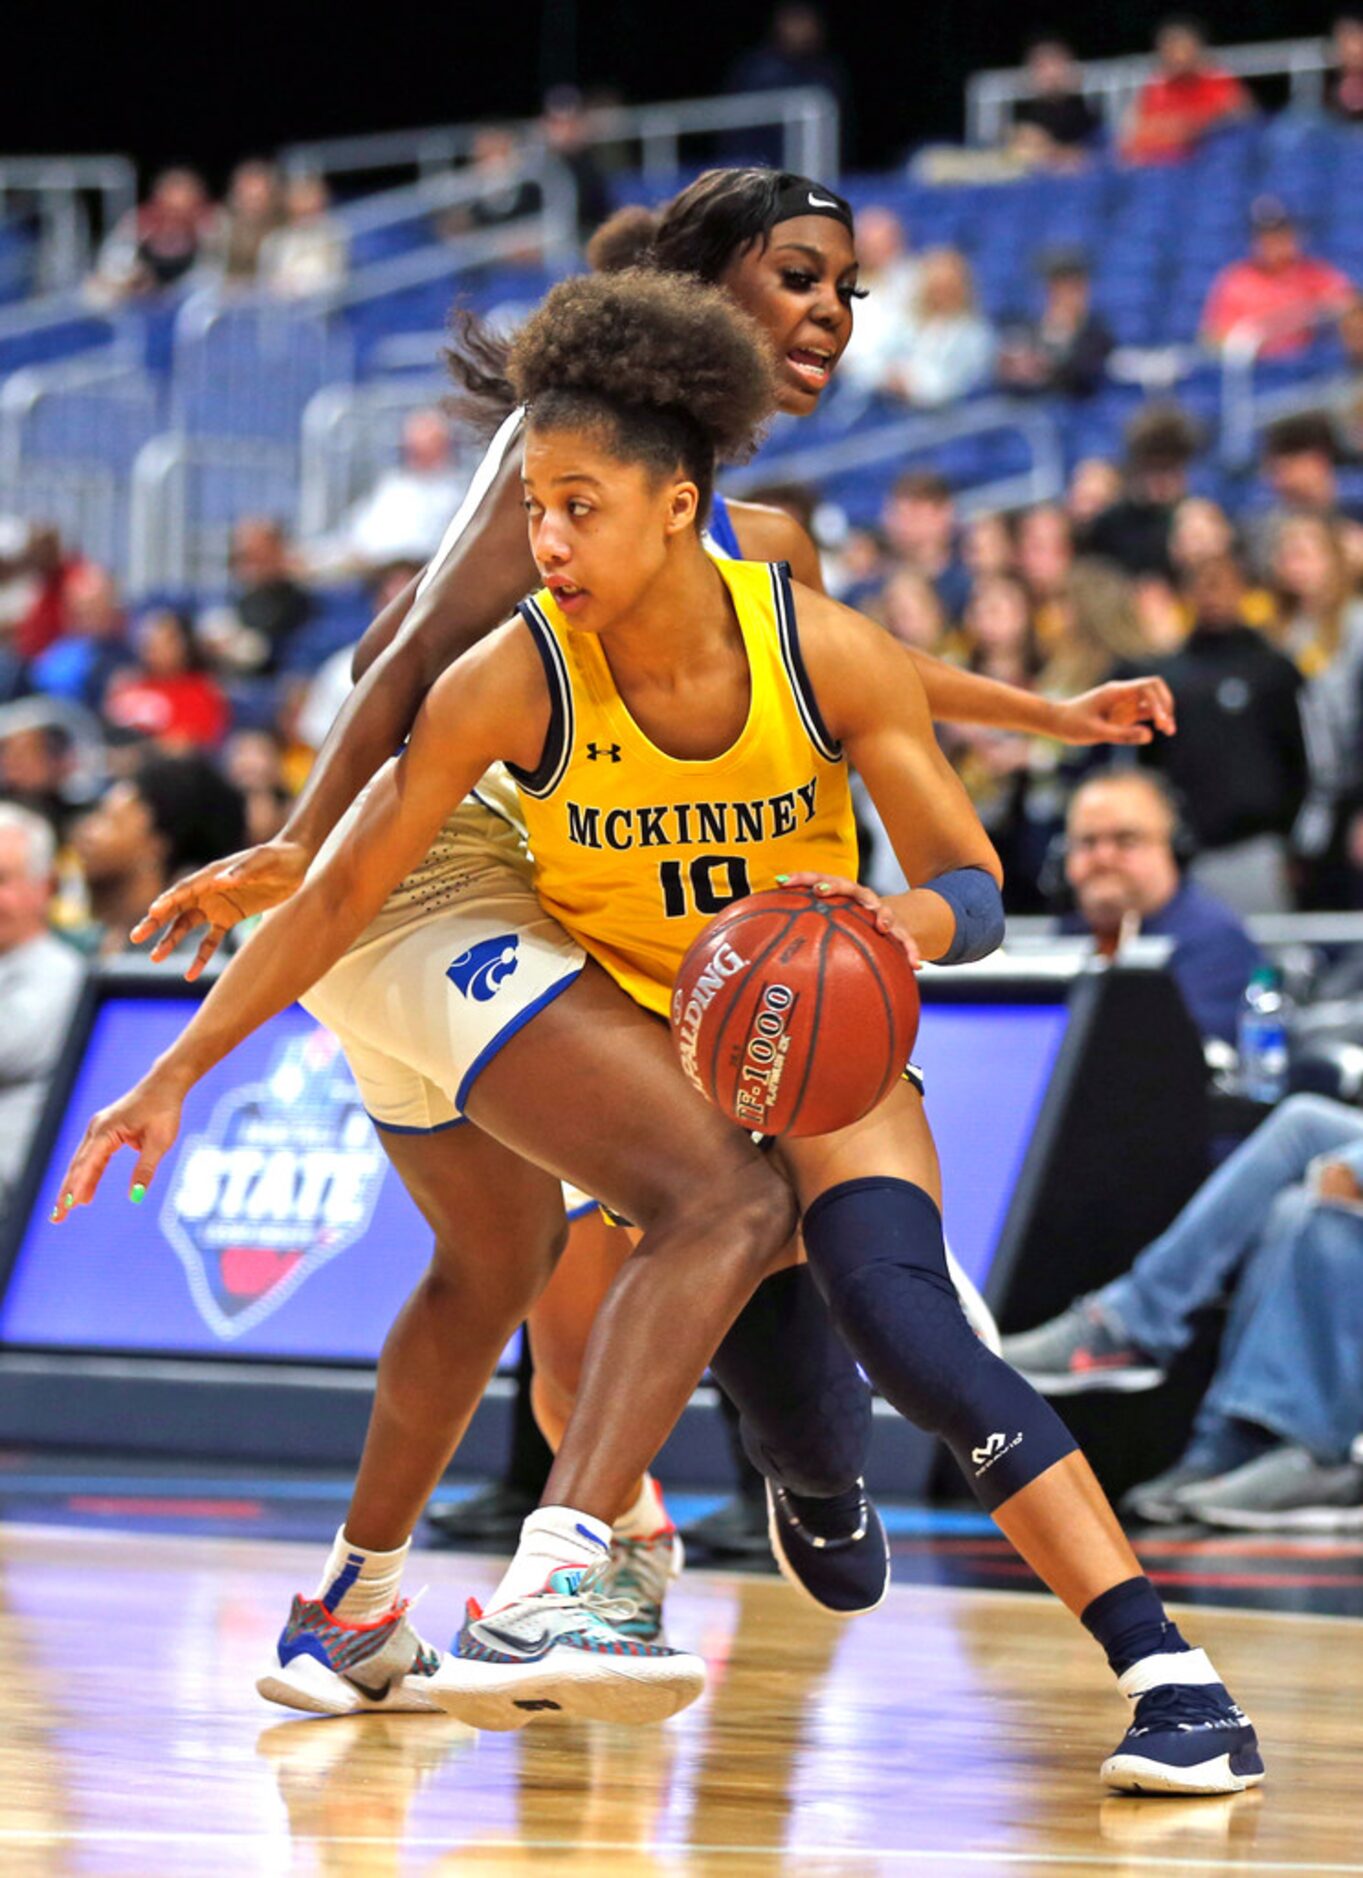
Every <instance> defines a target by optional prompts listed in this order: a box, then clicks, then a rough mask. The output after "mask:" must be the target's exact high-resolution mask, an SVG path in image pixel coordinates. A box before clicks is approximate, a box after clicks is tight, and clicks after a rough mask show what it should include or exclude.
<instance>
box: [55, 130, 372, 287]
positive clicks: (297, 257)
mask: <svg viewBox="0 0 1363 1878" xmlns="http://www.w3.org/2000/svg"><path fill="white" fill-rule="evenodd" d="M346 250H347V242H346V234H345V230H344V228H343V226H342V225H341V223H340V222H339V221H338V220H337V218H336V217H335V216H334V215H333V214H332V212H331V195H330V191H329V190H328V188H327V185H326V183H325V182H324V181H323V180H322V178H321V177H319V176H308V175H290V176H286V175H284V174H283V173H282V172H281V171H280V169H279V168H278V167H277V166H276V165H275V164H274V163H272V162H269V161H266V160H265V159H263V158H258V157H254V158H251V159H249V160H248V161H247V162H244V163H239V164H238V165H237V167H236V169H235V170H234V171H233V172H232V176H231V180H230V181H229V183H228V186H227V194H226V196H225V198H224V199H223V201H222V202H221V203H215V202H214V201H213V200H212V198H211V196H210V194H209V190H208V185H207V183H206V182H205V181H204V179H203V177H202V176H201V175H199V173H198V172H197V171H196V170H192V169H187V168H177V169H168V170H163V171H162V172H161V174H160V175H159V176H157V177H156V178H155V179H154V181H153V182H152V185H151V189H150V191H149V193H148V196H147V199H146V201H145V202H143V203H140V204H139V205H138V207H137V208H135V209H132V210H130V211H129V213H128V214H127V215H126V216H125V217H124V218H123V220H122V221H121V222H119V223H118V224H117V226H116V227H115V228H113V229H112V230H111V232H110V234H109V236H108V238H107V239H106V241H105V243H104V246H103V248H102V249H101V251H100V255H99V260H98V265H97V267H96V270H95V272H94V274H93V275H92V276H91V279H90V281H89V282H88V283H87V291H88V293H89V296H90V298H91V299H92V300H94V301H96V302H98V303H100V304H105V305H116V304H118V303H120V302H125V301H129V300H139V299H146V298H149V297H152V296H154V295H157V294H161V293H164V292H166V291H167V290H168V289H170V288H183V287H185V286H198V285H207V284H208V283H209V282H218V283H221V284H223V285H225V286H228V287H234V288H242V289H255V290H258V291H260V292H263V293H267V294H270V295H273V296H275V297H276V298H278V299H281V300H293V299H301V298H304V297H306V296H307V295H309V294H314V293H321V292H324V291H325V290H326V289H327V288H329V287H335V286H338V285H339V284H340V282H341V281H342V280H343V279H344V278H345V273H346V265H347V252H346Z"/></svg>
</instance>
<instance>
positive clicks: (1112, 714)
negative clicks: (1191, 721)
mask: <svg viewBox="0 0 1363 1878" xmlns="http://www.w3.org/2000/svg"><path fill="white" fill-rule="evenodd" d="M1177 729H1178V722H1177V719H1176V717H1175V715H1174V696H1173V693H1172V692H1171V691H1170V689H1169V687H1168V685H1166V684H1165V682H1164V680H1163V679H1162V678H1121V679H1114V680H1113V681H1112V683H1111V684H1107V685H1097V686H1095V687H1094V689H1093V690H1092V691H1085V692H1081V693H1080V695H1079V696H1078V697H1077V698H1064V699H1062V700H1061V701H1060V702H1059V703H1058V704H1057V705H1056V706H1055V734H1056V736H1057V737H1059V738H1060V740H1061V742H1062V743H1075V744H1090V743H1122V744H1140V743H1152V742H1153V741H1154V736H1155V732H1156V731H1157V730H1158V731H1162V732H1163V733H1164V735H1165V736H1166V737H1172V736H1173V735H1174V733H1175V731H1176V730H1177Z"/></svg>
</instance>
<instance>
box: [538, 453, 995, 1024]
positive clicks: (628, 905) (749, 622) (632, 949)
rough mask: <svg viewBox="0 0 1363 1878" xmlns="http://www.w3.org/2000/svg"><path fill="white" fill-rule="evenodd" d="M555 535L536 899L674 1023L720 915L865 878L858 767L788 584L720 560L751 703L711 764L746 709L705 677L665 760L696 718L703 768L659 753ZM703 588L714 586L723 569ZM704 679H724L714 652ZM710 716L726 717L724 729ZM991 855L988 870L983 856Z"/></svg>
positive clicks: (543, 611) (703, 660) (547, 540)
mask: <svg viewBox="0 0 1363 1878" xmlns="http://www.w3.org/2000/svg"><path fill="white" fill-rule="evenodd" d="M539 454H540V451H539V449H538V448H537V447H536V446H532V447H531V448H530V449H529V450H528V451H527V454H526V489H527V491H528V493H529V495H530V500H531V503H532V509H531V513H532V516H538V515H539V514H540V512H541V511H540V502H539V498H538V496H537V494H536V490H537V487H538V486H539V485H540V483H541V482H542V481H543V478H542V477H540V478H537V477H536V476H535V463H536V459H537V457H538V455H539ZM535 532H536V526H535V524H534V523H532V533H535ZM539 532H540V533H541V534H542V535H543V536H544V541H543V553H544V555H545V558H546V561H547V562H548V563H550V565H549V566H548V567H547V570H546V571H548V573H549V584H548V586H547V587H546V589H545V590H544V591H543V592H542V593H540V594H538V595H536V596H535V597H534V598H533V599H531V600H528V601H526V602H525V603H524V604H523V606H522V608H521V612H522V616H523V618H524V619H525V621H526V623H527V624H528V625H529V626H530V627H531V629H532V631H533V632H534V634H535V636H536V639H537V641H538V643H539V647H540V652H541V656H542V658H543V659H544V661H545V666H546V669H548V670H550V671H552V673H553V675H554V680H555V686H556V695H557V698H558V699H559V700H560V701H561V702H560V703H558V704H556V706H555V708H554V710H553V713H552V717H551V724H550V730H549V735H548V738H547V740H546V746H545V750H544V754H543V756H542V757H541V760H540V763H539V765H538V766H537V769H536V771H535V773H534V774H527V773H525V772H517V771H513V772H512V774H513V775H514V776H515V778H516V781H517V784H518V786H519V788H520V792H521V805H522V812H523V814H524V817H525V824H526V831H527V834H528V836H529V841H530V850H531V853H532V854H533V855H534V857H535V887H536V892H537V893H538V895H539V898H540V900H541V902H542V904H543V905H544V906H545V907H546V909H547V910H548V911H549V912H551V913H552V914H553V915H554V917H555V918H556V919H557V920H558V921H559V922H560V924H562V925H563V926H565V927H566V928H567V929H568V930H569V931H570V932H571V933H573V934H574V936H576V937H578V938H579V940H580V943H581V944H582V945H583V947H584V948H585V950H586V951H588V952H590V953H591V954H592V956H593V957H594V958H595V959H597V960H598V962H599V963H600V964H601V965H603V966H604V967H605V969H606V970H607V971H608V972H609V973H610V975H611V977H612V978H614V979H615V980H616V982H617V984H619V985H621V986H622V987H623V988H624V989H625V990H626V991H627V992H628V993H629V994H630V996H631V997H632V998H633V999H634V1000H635V1002H636V1003H638V1004H642V1005H643V1006H644V1007H645V1008H646V1009H648V1010H651V1011H655V1012H657V1013H658V1015H659V1016H666V1015H667V1011H668V1002H669V999H670V996H671V988H672V981H673V979H674V977H675V976H676V969H677V965H678V962H679V961H680V959H681V956H682V953H683V952H684V951H685V950H686V948H687V947H688V946H689V945H690V943H691V941H692V940H693V939H695V938H696V937H697V936H698V935H699V934H700V932H701V931H702V930H703V928H704V927H705V925H706V923H707V922H708V921H709V919H710V918H711V917H712V916H713V915H714V914H715V913H717V912H718V911H719V910H720V908H721V907H724V906H727V905H729V903H730V902H731V901H733V900H738V899H742V898H743V896H744V895H745V894H749V893H752V892H755V891H758V890H760V889H761V888H763V887H771V886H773V885H774V884H775V882H776V878H777V876H778V875H779V874H781V873H782V872H788V871H789V869H790V868H791V867H793V866H795V865H797V864H798V865H799V866H800V867H802V868H804V869H806V870H810V869H812V870H818V871H822V872H825V873H828V874H831V875H837V876H844V875H849V874H854V873H855V872H856V865H857V837H856V828H855V826H854V823H853V817H852V803H851V797H850V794H849V791H848V787H847V765H846V762H845V760H844V758H843V755H842V751H841V749H840V748H839V746H838V745H837V744H836V743H835V742H834V741H833V739H832V738H831V737H830V735H829V733H828V731H827V730H826V728H825V727H824V725H823V723H822V720H821V718H820V716H819V710H818V705H817V703H816V702H815V699H814V696H813V692H812V690H811V689H810V686H809V684H808V680H807V678H806V677H805V676H804V673H803V668H802V665H801V658H800V641H799V638H798V636H797V628H796V623H795V608H794V602H793V597H792V591H791V582H790V578H789V575H788V573H787V572H786V570H785V569H784V568H783V567H772V566H768V565H767V564H766V563H764V562H756V561H721V562H718V563H717V564H716V565H717V569H718V573H719V581H720V585H719V589H718V592H717V593H714V594H712V595H711V596H710V605H709V608H708V609H704V608H703V607H702V604H701V595H699V594H698V595H697V596H696V604H695V611H694V613H693V614H692V615H691V617H692V618H694V619H695V620H696V621H697V622H700V621H701V620H703V619H704V617H705V611H706V610H708V611H710V612H712V613H713V612H715V611H716V610H718V612H719V615H720V618H721V620H723V619H724V618H725V616H727V620H728V623H729V626H730V631H732V626H733V625H734V624H736V625H737V628H738V636H737V640H736V642H735V644H734V645H733V646H732V647H730V648H728V649H729V650H730V651H732V652H735V653H736V654H737V655H738V657H739V658H740V659H741V660H742V661H743V663H744V664H745V665H746V668H747V690H748V695H747V698H746V699H742V698H741V694H740V698H739V700H738V703H739V707H740V709H741V716H737V717H736V718H735V719H734V721H733V724H732V729H733V732H734V734H733V736H732V737H731V738H730V739H729V740H728V743H727V747H724V748H721V749H717V750H714V753H713V754H709V755H707V754H705V746H706V745H710V746H711V747H712V748H713V746H714V745H715V744H717V743H718V742H719V740H720V739H721V738H723V737H725V736H726V735H727V733H728V731H729V729H730V728H731V725H730V723H728V722H726V721H725V719H726V718H727V717H728V716H729V712H728V710H727V709H724V707H725V706H727V705H728V704H729V702H730V701H729V700H727V699H722V698H721V697H720V696H719V695H717V685H716V678H717V677H718V679H719V681H720V683H722V682H723V676H724V675H723V671H722V662H721V659H720V658H716V659H715V660H714V664H715V666H716V667H718V670H717V671H716V672H715V673H713V674H712V672H711V670H708V669H707V670H705V671H703V673H702V674H701V686H702V688H703V691H704V693H706V694H710V695H709V696H708V697H698V698H697V699H696V701H695V704H694V706H692V705H690V704H683V701H682V699H681V698H680V697H669V699H668V704H667V709H668V730H669V734H668V736H667V740H666V741H667V746H675V744H676V742H677V739H676V737H675V733H673V732H672V729H671V726H672V724H673V723H675V721H676V719H677V718H679V717H683V716H684V717H685V719H686V720H687V721H688V722H689V723H690V724H691V725H693V726H694V728H693V729H692V730H691V731H690V733H689V735H688V736H687V737H685V738H684V739H683V740H682V741H683V743H684V744H685V745H688V746H689V745H691V744H694V746H695V754H694V755H687V754H684V753H683V752H681V751H679V750H677V749H676V748H675V747H664V745H663V744H662V743H661V742H655V741H654V738H653V737H651V736H650V735H649V731H648V729H647V728H646V723H647V718H646V717H644V718H642V719H641V718H640V717H638V716H636V715H635V714H634V712H633V710H632V709H631V706H630V705H628V704H626V702H625V700H624V698H623V696H622V695H621V692H620V689H619V688H618V686H617V683H616V677H615V672H616V670H617V669H618V668H619V666H620V664H621V655H620V651H619V649H618V648H619V639H618V636H617V635H616V634H614V633H612V635H611V637H610V641H609V643H610V651H609V653H608V652H607V649H606V644H605V643H604V642H603V639H602V638H601V636H600V635H598V634H597V633H595V632H593V631H592V630H591V629H590V627H588V628H587V629H586V630H583V629H581V628H580V627H575V626H574V625H573V624H572V623H571V622H572V621H573V620H575V619H580V618H581V617H582V616H583V614H584V613H586V614H587V617H588V618H590V611H589V609H590V608H591V607H592V606H595V605H597V604H599V600H598V596H597V595H596V593H595V592H591V593H589V592H588V590H587V589H586V588H585V587H584V586H583V585H581V584H579V583H578V582H577V581H575V580H570V579H569V578H568V577H567V575H564V576H560V575H559V574H558V573H557V572H556V571H554V568H553V566H552V558H553V555H554V554H555V552H556V551H557V549H556V544H555V543H554V542H553V540H552V539H551V537H550V533H549V529H548V528H547V527H546V526H544V525H540V528H539ZM699 572H700V574H701V576H702V578H703V584H704V585H705V586H711V587H712V586H713V582H712V581H711V579H710V577H709V574H708V570H707V569H705V568H703V567H702V568H701V569H700V570H699ZM716 600H717V601H718V609H716V607H715V601H716ZM642 633H643V637H642V638H641V639H640V641H639V642H638V643H639V644H640V645H641V646H643V647H644V649H645V651H647V650H650V649H651V648H652V647H653V646H655V645H657V644H658V643H659V640H660V638H661V635H657V634H656V633H652V629H651V628H650V627H648V626H647V625H645V626H644V627H643V628H642ZM650 635H651V636H650ZM716 650H718V649H716ZM689 663H691V664H693V665H694V666H696V667H706V666H709V665H710V664H711V661H710V659H709V658H708V657H707V655H706V651H705V648H704V643H703V641H702V642H701V644H700V645H699V646H698V647H697V648H696V651H695V654H694V656H693V658H692V659H691V660H690V661H689ZM707 702H713V703H714V704H715V705H717V706H719V707H720V708H721V709H722V710H724V715H723V716H722V717H720V718H719V719H718V721H717V720H716V718H715V717H714V716H711V715H710V713H709V711H708V710H707V709H706V705H707ZM655 728H659V727H656V726H655ZM661 734H662V733H661V729H660V728H659V735H660V736H661ZM949 773H950V772H948V774H949ZM980 853H981V855H982V856H983V855H985V854H987V844H986V843H984V842H983V841H981V844H980Z"/></svg>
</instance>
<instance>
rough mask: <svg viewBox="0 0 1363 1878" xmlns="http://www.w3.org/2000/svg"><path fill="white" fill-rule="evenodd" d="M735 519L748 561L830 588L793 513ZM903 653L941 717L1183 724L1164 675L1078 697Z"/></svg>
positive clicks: (1128, 739)
mask: <svg viewBox="0 0 1363 1878" xmlns="http://www.w3.org/2000/svg"><path fill="white" fill-rule="evenodd" d="M729 519H730V520H731V521H732V522H733V525H734V530H735V532H736V533H737V535H738V540H739V545H740V547H741V548H742V549H743V552H744V554H745V555H746V556H747V558H748V559H749V560H750V561H787V562H789V564H790V571H791V574H792V575H793V576H794V578H795V579H796V580H797V581H799V582H800V584H801V585H802V586H805V587H812V588H813V590H814V592H815V593H822V592H823V591H824V584H823V575H822V573H821V571H820V568H819V551H818V549H817V548H816V547H815V545H814V543H813V542H812V541H811V540H810V537H809V534H808V531H807V530H805V529H804V528H802V527H801V526H800V524H799V522H797V521H796V519H795V517H794V516H793V515H790V514H788V513H787V512H786V511H785V510H784V509H777V508H768V507H766V506H765V505H763V504H762V503H754V502H731V503H730V504H729ZM896 644H898V642H897V641H896ZM900 656H901V657H902V658H907V659H910V660H911V661H912V662H913V664H914V666H915V667H916V669H917V672H918V676H919V678H920V679H921V680H922V683H923V689H924V691H925V692H926V693H927V699H928V709H929V711H930V712H931V713H932V716H933V718H934V720H935V721H936V722H937V723H939V724H987V725H990V726H992V727H993V728H994V729H995V730H1014V731H1020V732H1021V733H1022V734H1023V735H1025V736H1033V737H1053V738H1055V739H1056V741H1057V742H1059V743H1075V744H1093V743H1121V744H1142V743H1150V742H1151V741H1153V739H1154V735H1155V732H1156V731H1161V732H1163V734H1164V735H1165V736H1166V737H1172V736H1173V734H1174V732H1175V730H1176V729H1177V724H1176V722H1175V718H1174V698H1173V693H1172V692H1171V691H1170V689H1169V687H1168V685H1166V684H1165V682H1164V680H1163V679H1162V678H1153V677H1151V678H1121V679H1114V680H1112V682H1111V683H1110V684H1106V685H1095V686H1094V687H1093V689H1092V690H1091V691H1085V692H1081V693H1080V695H1079V696H1078V697H1075V698H1040V697H1038V696H1037V695H1036V693H1035V692H1034V691H1023V690H1021V689H1020V688H1019V687H1018V686H1017V685H1005V684H1003V683H1002V682H1001V681H1000V680H999V679H997V678H982V677H980V675H979V673H978V672H963V671H961V670H960V669H959V667H957V666H955V665H948V664H947V662H946V660H945V659H935V658H933V656H932V655H931V653H929V652H919V651H917V650H915V649H914V648H913V647H911V646H900Z"/></svg>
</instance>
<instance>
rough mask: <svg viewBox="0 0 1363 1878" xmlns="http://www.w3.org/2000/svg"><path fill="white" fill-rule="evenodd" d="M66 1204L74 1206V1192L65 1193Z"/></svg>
mask: <svg viewBox="0 0 1363 1878" xmlns="http://www.w3.org/2000/svg"><path fill="white" fill-rule="evenodd" d="M66 1204H67V1205H68V1206H74V1205H75V1204H76V1196H75V1194H74V1193H68V1194H67V1196H66Z"/></svg>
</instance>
